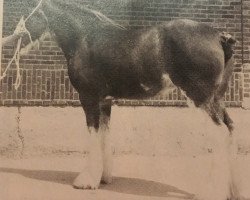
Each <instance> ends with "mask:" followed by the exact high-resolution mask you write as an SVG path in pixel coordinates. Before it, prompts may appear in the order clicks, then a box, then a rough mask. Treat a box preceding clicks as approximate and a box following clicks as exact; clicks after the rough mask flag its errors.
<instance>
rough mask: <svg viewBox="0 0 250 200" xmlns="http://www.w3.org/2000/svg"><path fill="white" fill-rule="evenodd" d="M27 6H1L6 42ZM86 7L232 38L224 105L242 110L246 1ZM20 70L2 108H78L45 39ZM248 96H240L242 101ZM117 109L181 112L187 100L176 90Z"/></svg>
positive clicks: (123, 19)
mask: <svg viewBox="0 0 250 200" xmlns="http://www.w3.org/2000/svg"><path fill="white" fill-rule="evenodd" d="M27 1H28V0H26V1H25V0H22V1H17V0H5V1H4V26H3V34H4V35H5V36H6V35H9V34H11V33H12V32H13V30H14V28H15V26H16V23H17V22H18V21H19V19H20V16H21V15H23V14H24V13H26V12H27V10H26V9H25V8H26V6H25V2H27ZM75 1H80V0H75ZM80 2H82V1H80ZM84 2H86V3H87V4H88V5H90V6H93V7H94V8H96V9H98V10H101V11H102V12H103V13H104V14H106V15H108V16H109V17H111V18H112V19H114V20H117V21H119V22H120V23H121V24H124V25H129V26H134V27H140V26H152V25H155V24H158V23H161V22H163V21H168V20H171V19H175V18H188V19H194V20H196V21H200V22H203V23H207V24H210V25H212V26H213V27H215V28H217V29H219V30H221V31H228V32H230V33H231V34H232V35H233V36H234V37H235V38H236V39H237V40H238V41H239V42H238V43H237V46H236V48H235V53H236V54H235V59H236V65H235V69H234V75H233V77H232V80H231V83H230V86H229V89H228V92H227V94H226V95H225V100H226V102H227V104H229V105H232V106H240V105H241V102H242V100H243V86H244V85H246V84H243V83H242V81H243V74H242V72H243V68H242V62H243V61H244V63H248V62H249V61H250V58H249V55H248V53H249V52H248V51H249V44H250V32H249V30H250V26H249V24H248V25H247V24H246V23H244V26H242V25H243V24H242V11H244V19H243V20H245V22H248V20H250V17H249V15H250V9H249V7H250V0H244V4H241V0H115V1H114V0H106V1H99V0H93V1H86V0H85V1H84ZM243 9H244V10H243ZM243 30H244V31H243ZM243 36H244V37H243ZM243 39H244V41H243ZM242 44H243V45H242ZM12 54H13V47H12V46H6V47H4V49H3V56H2V69H4V68H5V67H6V65H7V63H8V61H9V60H10V59H11V56H12ZM243 57H244V58H243ZM20 64H21V68H22V70H21V73H22V83H21V86H20V88H19V89H18V90H17V91H15V89H14V86H13V82H14V81H15V77H16V70H15V68H14V66H13V67H12V68H11V70H10V71H9V72H8V75H7V77H6V78H5V79H4V80H3V81H2V83H1V87H0V104H1V105H10V106H12V105H44V106H46V105H57V106H63V105H79V101H78V94H77V93H76V92H75V91H74V89H73V88H72V86H71V84H70V82H69V79H68V75H67V70H66V62H65V59H64V57H63V54H62V52H61V50H60V48H59V47H58V46H57V44H56V43H55V41H53V39H51V38H47V39H46V40H45V41H44V42H42V44H41V45H40V47H39V49H38V50H32V51H31V52H30V53H29V55H26V56H23V57H22V59H21V63H20ZM246 91H247V90H244V95H245V93H246ZM116 103H118V104H120V105H158V106H164V105H180V106H183V105H186V98H185V97H184V96H183V95H182V94H181V92H180V90H178V89H176V90H174V91H173V93H171V94H169V95H168V96H166V97H158V98H156V99H150V100H144V101H140V102H138V101H128V100H126V101H125V100H118V101H116Z"/></svg>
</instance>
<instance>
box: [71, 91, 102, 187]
mask: <svg viewBox="0 0 250 200" xmlns="http://www.w3.org/2000/svg"><path fill="white" fill-rule="evenodd" d="M80 101H81V104H82V107H83V109H84V112H85V115H86V121H87V126H88V131H89V142H88V145H89V148H88V151H89V154H88V157H87V161H86V165H85V166H84V168H83V170H82V172H81V173H80V174H79V175H78V177H76V179H75V181H74V183H73V186H74V187H75V188H78V189H97V188H98V187H99V185H100V181H101V177H102V174H103V152H102V135H101V133H100V128H99V125H100V114H101V112H100V105H99V98H98V97H93V96H91V95H87V94H84V95H81V94H80Z"/></svg>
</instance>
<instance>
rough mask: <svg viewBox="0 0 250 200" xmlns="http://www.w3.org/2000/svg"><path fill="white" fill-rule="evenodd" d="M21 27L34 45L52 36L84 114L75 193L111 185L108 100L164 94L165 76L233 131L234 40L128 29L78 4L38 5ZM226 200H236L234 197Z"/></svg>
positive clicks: (169, 27)
mask: <svg viewBox="0 0 250 200" xmlns="http://www.w3.org/2000/svg"><path fill="white" fill-rule="evenodd" d="M26 27H27V29H28V30H29V31H30V33H31V36H32V38H33V39H37V38H39V37H40V36H41V34H42V33H43V32H44V30H45V29H46V28H49V30H50V31H51V32H53V33H54V34H55V37H56V40H57V42H58V44H59V46H60V47H61V49H62V51H63V52H64V55H65V58H66V60H67V64H68V74H69V78H70V80H71V83H72V85H73V86H74V88H75V89H76V90H77V91H78V93H79V97H80V101H81V104H82V107H83V109H84V112H85V114H86V121H87V126H88V129H89V132H90V140H91V142H90V145H91V150H90V155H89V157H90V160H89V164H88V166H86V169H85V170H83V172H82V173H81V174H80V175H79V176H78V177H77V178H76V180H75V182H74V187H76V188H83V189H94V188H98V186H99V184H100V181H101V177H102V181H104V182H106V183H110V182H111V180H112V177H111V168H112V164H111V163H112V161H111V158H110V157H111V154H112V152H111V149H110V147H109V145H108V144H107V143H108V140H107V137H108V136H109V134H108V129H109V121H110V115H111V101H109V100H105V99H106V97H108V96H112V97H114V98H129V99H132V98H134V99H141V98H145V97H150V96H154V95H156V94H158V93H160V92H162V91H164V90H166V89H168V88H166V84H165V83H166V77H167V76H168V77H170V79H171V81H172V82H173V83H174V84H175V85H176V86H178V87H180V88H181V89H182V90H183V91H184V92H185V93H186V95H187V97H189V98H190V99H191V100H192V101H193V102H194V104H195V105H196V106H197V107H200V108H203V109H204V110H205V111H206V112H207V113H208V114H209V116H211V118H212V120H213V121H214V122H215V123H216V124H221V123H224V124H225V125H226V126H227V127H228V130H229V131H230V133H231V132H232V131H233V122H232V120H231V119H230V117H229V115H228V113H227V111H226V108H225V106H224V103H223V97H224V94H225V91H226V89H227V86H228V81H229V79H230V77H231V75H232V70H233V66H234V60H233V50H232V46H233V45H234V43H235V40H234V39H233V38H232V37H231V36H230V35H228V34H226V33H220V32H218V31H217V30H215V29H214V28H212V27H210V26H208V25H206V24H203V23H198V22H195V21H191V20H173V21H170V22H166V23H162V24H160V25H157V26H153V27H150V28H143V29H131V28H128V27H123V26H121V25H119V24H117V23H115V22H114V21H112V20H111V19H109V18H107V17H105V16H104V15H102V14H101V13H99V12H97V11H94V10H91V9H89V8H87V7H85V6H84V5H80V4H79V3H76V2H74V1H73V2H70V3H67V1H64V0H63V1H62V0H53V1H52V0H51V1H49V0H44V1H43V2H42V5H41V7H40V8H39V10H38V11H37V12H36V13H35V14H34V15H33V16H32V17H31V18H30V19H29V20H28V21H27V24H26ZM232 193H233V192H232ZM229 198H230V199H237V197H235V195H234V194H231V197H229Z"/></svg>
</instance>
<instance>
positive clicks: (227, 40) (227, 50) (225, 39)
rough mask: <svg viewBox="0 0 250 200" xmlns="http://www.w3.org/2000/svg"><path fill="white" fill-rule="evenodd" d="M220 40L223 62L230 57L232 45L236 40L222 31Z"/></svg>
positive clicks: (232, 51)
mask: <svg viewBox="0 0 250 200" xmlns="http://www.w3.org/2000/svg"><path fill="white" fill-rule="evenodd" d="M220 42H221V45H222V48H223V51H224V55H225V64H226V65H227V62H228V61H229V60H230V59H231V58H232V56H233V54H234V50H233V46H234V44H235V43H236V40H235V39H234V38H233V37H232V35H230V34H228V33H226V32H222V33H220Z"/></svg>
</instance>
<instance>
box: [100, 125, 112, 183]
mask: <svg viewBox="0 0 250 200" xmlns="http://www.w3.org/2000/svg"><path fill="white" fill-rule="evenodd" d="M101 134H103V145H102V148H103V174H102V181H103V182H104V183H106V184H110V183H111V182H112V169H113V151H112V146H111V145H112V144H111V143H112V142H111V135H110V132H109V130H108V129H107V130H106V131H104V132H102V133H101Z"/></svg>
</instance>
